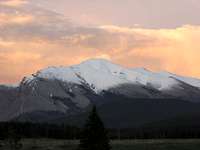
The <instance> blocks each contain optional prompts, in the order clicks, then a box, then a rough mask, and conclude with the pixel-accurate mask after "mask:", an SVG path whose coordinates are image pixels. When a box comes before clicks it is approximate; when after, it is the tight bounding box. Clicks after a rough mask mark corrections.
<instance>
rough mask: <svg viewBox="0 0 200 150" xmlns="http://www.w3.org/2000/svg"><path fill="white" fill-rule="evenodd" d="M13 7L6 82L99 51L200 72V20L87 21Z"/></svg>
mask: <svg viewBox="0 0 200 150" xmlns="http://www.w3.org/2000/svg"><path fill="white" fill-rule="evenodd" d="M8 11H9V9H8V10H6V11H5V12H4V11H3V12H1V11H0V23H1V25H0V32H1V34H0V68H1V72H0V83H4V82H7V83H12V82H17V81H20V79H22V78H23V76H26V75H28V74H32V73H34V72H35V71H37V70H39V69H42V68H44V67H47V66H52V65H55V66H57V65H72V64H76V63H80V62H81V61H83V60H85V59H89V58H94V57H95V58H97V57H100V58H106V59H110V60H111V61H113V62H115V63H119V64H122V65H123V66H127V67H146V68H148V69H151V70H168V71H171V72H174V73H178V74H182V75H189V76H195V77H200V68H199V67H198V66H199V65H200V59H199V58H198V56H200V45H199V40H200V26H192V25H185V26H182V27H178V28H174V29H147V28H138V27H135V28H128V27H119V26H106V25H104V26H95V27H84V26H78V25H74V24H72V23H70V22H69V21H68V20H67V19H66V18H65V17H63V16H61V15H59V14H55V13H53V12H50V11H47V10H38V9H37V11H32V12H29V11H28V10H25V11H24V10H22V9H19V10H18V11H19V12H18V13H17V14H15V13H13V12H11V13H10V12H9V13H8ZM36 18H37V19H36Z"/></svg>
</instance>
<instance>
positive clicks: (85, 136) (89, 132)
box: [78, 107, 111, 150]
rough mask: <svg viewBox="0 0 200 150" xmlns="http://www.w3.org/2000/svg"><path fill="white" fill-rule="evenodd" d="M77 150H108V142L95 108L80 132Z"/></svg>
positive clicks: (109, 147)
mask: <svg viewBox="0 0 200 150" xmlns="http://www.w3.org/2000/svg"><path fill="white" fill-rule="evenodd" d="M78 149H79V150H110V149H111V146H110V141H109V138H108V136H107V131H106V129H105V128H104V125H103V122H102V121H101V119H100V117H99V115H98V113H97V110H96V107H93V109H92V111H91V112H90V114H89V118H88V120H87V122H86V124H85V127H84V129H83V132H82V136H81V140H80V145H79V148H78Z"/></svg>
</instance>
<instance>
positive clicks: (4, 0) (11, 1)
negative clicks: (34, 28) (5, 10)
mask: <svg viewBox="0 0 200 150" xmlns="http://www.w3.org/2000/svg"><path fill="white" fill-rule="evenodd" d="M24 4H27V1H26V0H1V1H0V5H2V6H9V7H19V6H21V5H24Z"/></svg>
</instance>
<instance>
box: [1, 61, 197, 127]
mask: <svg viewBox="0 0 200 150" xmlns="http://www.w3.org/2000/svg"><path fill="white" fill-rule="evenodd" d="M94 104H95V105H97V108H98V109H99V111H100V113H101V116H102V118H103V120H105V122H106V124H107V125H108V126H109V127H112V126H115V125H120V124H121V125H120V126H121V127H129V126H134V125H141V124H143V123H148V122H151V121H152V122H153V121H154V122H155V121H159V120H160V119H163V117H164V118H170V117H176V116H177V115H182V114H184V113H194V112H195V113H199V112H200V111H199V110H200V109H199V104H200V80H199V79H194V78H189V77H183V76H178V75H175V74H171V73H168V72H152V71H149V70H147V69H144V68H134V69H131V68H124V67H122V66H120V65H117V64H113V63H111V62H109V61H107V60H103V59H91V60H87V61H85V62H82V63H81V64H78V65H74V66H70V67H49V68H46V69H43V70H40V71H38V72H36V73H35V74H32V75H30V76H28V77H25V78H24V79H23V80H22V81H21V83H20V84H19V85H18V86H5V85H2V86H0V121H10V120H18V121H32V122H53V123H62V122H64V121H68V123H73V122H74V123H76V122H79V121H80V122H81V120H84V116H86V114H87V111H88V110H89V109H90V107H91V106H92V105H94ZM120 116H121V117H122V118H123V119H120V118H119V117H120ZM120 121H121V123H118V124H117V122H120Z"/></svg>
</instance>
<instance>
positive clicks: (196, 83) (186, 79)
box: [157, 71, 200, 88]
mask: <svg viewBox="0 0 200 150" xmlns="http://www.w3.org/2000/svg"><path fill="white" fill-rule="evenodd" d="M157 74H159V75H162V76H166V77H173V78H176V79H178V80H180V81H182V82H185V83H187V84H189V85H192V86H194V87H199V88H200V79H197V78H191V77H184V76H179V75H176V74H173V73H169V72H166V71H161V72H158V73H157Z"/></svg>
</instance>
